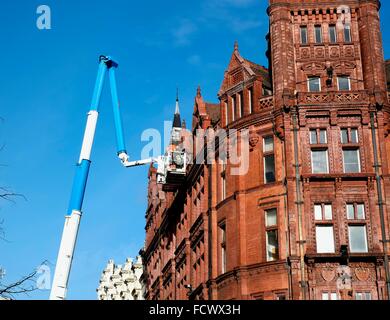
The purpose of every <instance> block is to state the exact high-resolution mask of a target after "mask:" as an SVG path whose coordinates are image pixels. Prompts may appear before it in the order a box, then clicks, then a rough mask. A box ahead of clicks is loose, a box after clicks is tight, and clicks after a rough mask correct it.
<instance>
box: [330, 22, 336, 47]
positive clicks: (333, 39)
mask: <svg viewBox="0 0 390 320" xmlns="http://www.w3.org/2000/svg"><path fill="white" fill-rule="evenodd" d="M329 42H330V43H336V42H337V29H336V26H335V25H330V26H329Z"/></svg>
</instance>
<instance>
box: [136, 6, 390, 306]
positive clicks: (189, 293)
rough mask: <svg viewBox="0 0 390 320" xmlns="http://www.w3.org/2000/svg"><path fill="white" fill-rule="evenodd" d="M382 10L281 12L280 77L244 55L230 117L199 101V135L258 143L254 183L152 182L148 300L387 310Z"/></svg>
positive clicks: (275, 27) (273, 53)
mask: <svg viewBox="0 0 390 320" xmlns="http://www.w3.org/2000/svg"><path fill="white" fill-rule="evenodd" d="M342 5H348V7H345V6H342ZM379 10H380V3H379V1H377V0H343V1H337V0H325V1H320V0H310V1H308V0H305V1H303V0H301V1H299V0H271V1H270V6H269V8H268V15H269V19H270V31H269V35H268V37H267V39H268V42H269V50H268V52H267V55H268V58H269V69H266V68H264V67H262V66H260V65H257V64H256V63H253V62H251V61H248V60H246V59H244V58H243V57H241V55H240V53H239V50H238V45H237V44H236V45H235V48H234V52H233V54H232V58H231V61H230V63H229V65H228V67H227V70H226V72H225V75H224V78H223V82H222V86H221V89H220V91H219V93H218V98H219V101H220V103H219V104H211V103H207V102H205V101H204V100H203V98H202V95H201V92H200V89H198V92H197V95H196V98H195V106H194V113H193V121H192V130H193V132H195V130H196V129H198V128H204V129H207V128H210V127H214V128H225V129H227V128H228V129H233V128H234V129H245V128H246V129H249V130H250V138H249V163H250V170H249V172H248V173H247V174H245V175H239V176H233V175H230V168H231V167H232V166H233V165H232V164H231V163H230V162H229V161H228V163H227V165H223V164H219V163H214V164H206V163H203V164H194V165H189V166H188V168H187V175H186V179H185V181H184V182H183V184H182V185H181V186H180V188H178V189H176V190H171V191H166V190H168V189H167V188H164V189H163V186H162V185H160V184H157V183H156V169H154V168H151V169H150V172H149V188H148V209H147V212H146V244H145V250H144V251H143V261H144V263H145V270H146V271H145V274H144V280H145V281H146V284H147V292H146V298H147V299H162V300H164V299H188V298H189V299H295V300H298V299H387V298H388V288H387V287H388V286H389V285H390V283H389V280H390V275H389V264H388V255H387V254H388V251H389V249H390V248H388V242H389V239H390V235H389V232H390V230H389V219H390V163H389V161H388V159H390V157H389V155H390V136H389V132H390V123H389V119H390V117H389V115H390V104H389V96H390V95H389V93H388V91H389V83H388V82H387V81H386V72H387V75H388V79H390V75H389V72H390V64H389V63H385V61H384V55H383V47H382V40H381V32H380V20H379ZM175 117H177V115H176V116H175ZM175 122H177V119H176V120H175ZM199 152H203V149H202V150H195V153H199ZM216 156H217V157H218V148H217V151H216Z"/></svg>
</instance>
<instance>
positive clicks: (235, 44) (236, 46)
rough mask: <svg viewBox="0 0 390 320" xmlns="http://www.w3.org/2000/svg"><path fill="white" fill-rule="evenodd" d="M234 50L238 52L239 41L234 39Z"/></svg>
mask: <svg viewBox="0 0 390 320" xmlns="http://www.w3.org/2000/svg"><path fill="white" fill-rule="evenodd" d="M234 52H238V41H237V40H236V41H234Z"/></svg>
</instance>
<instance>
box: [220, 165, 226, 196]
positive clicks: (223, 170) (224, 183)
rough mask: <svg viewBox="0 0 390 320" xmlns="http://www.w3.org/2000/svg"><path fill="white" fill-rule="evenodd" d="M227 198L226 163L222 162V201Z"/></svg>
mask: <svg viewBox="0 0 390 320" xmlns="http://www.w3.org/2000/svg"><path fill="white" fill-rule="evenodd" d="M225 199H226V163H223V164H222V170H221V201H223V200H225Z"/></svg>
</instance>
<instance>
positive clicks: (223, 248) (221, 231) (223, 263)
mask: <svg viewBox="0 0 390 320" xmlns="http://www.w3.org/2000/svg"><path fill="white" fill-rule="evenodd" d="M219 234H220V250H221V273H225V272H226V261H227V260H226V222H225V221H223V222H222V223H220V224H219Z"/></svg>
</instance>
